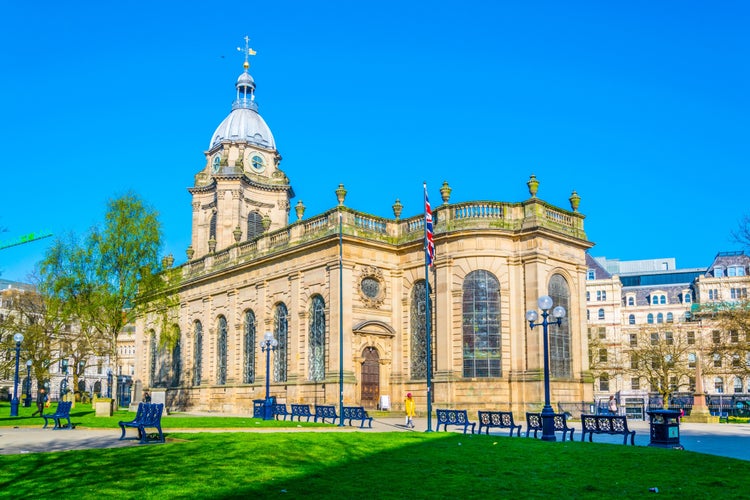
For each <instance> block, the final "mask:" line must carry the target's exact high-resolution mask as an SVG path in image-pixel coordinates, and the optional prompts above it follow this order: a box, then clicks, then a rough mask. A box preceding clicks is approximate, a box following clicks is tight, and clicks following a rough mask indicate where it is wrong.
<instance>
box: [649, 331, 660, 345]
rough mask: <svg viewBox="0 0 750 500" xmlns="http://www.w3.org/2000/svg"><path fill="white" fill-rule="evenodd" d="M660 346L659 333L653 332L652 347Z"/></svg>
mask: <svg viewBox="0 0 750 500" xmlns="http://www.w3.org/2000/svg"><path fill="white" fill-rule="evenodd" d="M658 344H659V333H658V332H652V333H651V345H658Z"/></svg>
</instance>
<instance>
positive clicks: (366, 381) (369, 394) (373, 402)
mask: <svg viewBox="0 0 750 500" xmlns="http://www.w3.org/2000/svg"><path fill="white" fill-rule="evenodd" d="M362 355H363V357H364V358H365V361H364V363H362V397H361V398H360V404H361V405H362V406H364V407H366V408H377V406H378V399H379V397H380V354H378V350H377V349H375V348H374V347H367V348H366V349H365V351H364V352H363V353H362Z"/></svg>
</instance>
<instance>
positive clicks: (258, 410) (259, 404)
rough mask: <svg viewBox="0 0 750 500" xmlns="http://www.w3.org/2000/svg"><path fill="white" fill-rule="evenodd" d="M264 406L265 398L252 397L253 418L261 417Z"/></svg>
mask: <svg viewBox="0 0 750 500" xmlns="http://www.w3.org/2000/svg"><path fill="white" fill-rule="evenodd" d="M265 407H266V400H265V399H253V418H263V409H264V408H265Z"/></svg>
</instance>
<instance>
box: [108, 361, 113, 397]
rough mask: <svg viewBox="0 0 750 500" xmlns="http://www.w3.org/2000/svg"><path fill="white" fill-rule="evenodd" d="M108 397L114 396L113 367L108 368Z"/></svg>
mask: <svg viewBox="0 0 750 500" xmlns="http://www.w3.org/2000/svg"><path fill="white" fill-rule="evenodd" d="M107 397H108V398H111V397H112V369H111V368H107Z"/></svg>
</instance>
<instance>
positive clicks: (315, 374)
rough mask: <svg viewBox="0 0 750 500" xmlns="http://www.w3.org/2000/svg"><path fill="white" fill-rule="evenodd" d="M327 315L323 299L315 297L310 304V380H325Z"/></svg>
mask: <svg viewBox="0 0 750 500" xmlns="http://www.w3.org/2000/svg"><path fill="white" fill-rule="evenodd" d="M325 356H326V314H325V302H324V301H323V297H321V296H320V295H315V296H314V297H313V298H312V302H311V303H310V359H309V361H310V380H313V381H318V382H319V381H321V380H323V379H324V378H325Z"/></svg>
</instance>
